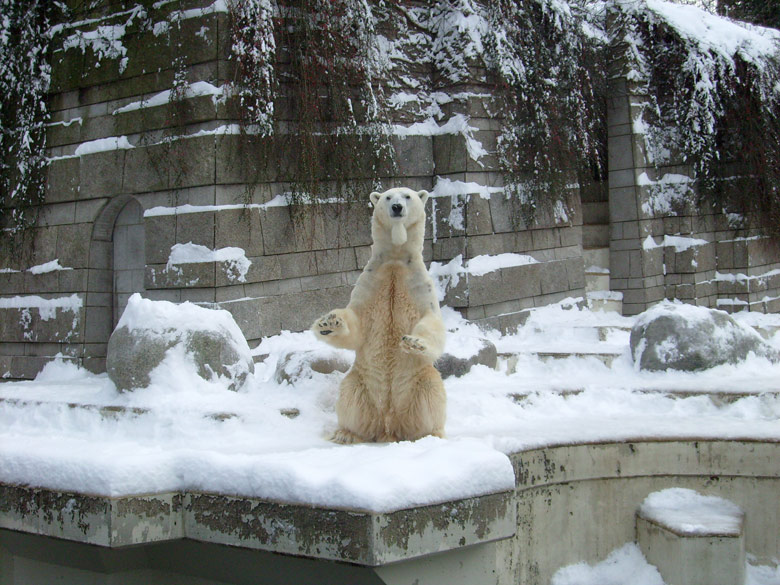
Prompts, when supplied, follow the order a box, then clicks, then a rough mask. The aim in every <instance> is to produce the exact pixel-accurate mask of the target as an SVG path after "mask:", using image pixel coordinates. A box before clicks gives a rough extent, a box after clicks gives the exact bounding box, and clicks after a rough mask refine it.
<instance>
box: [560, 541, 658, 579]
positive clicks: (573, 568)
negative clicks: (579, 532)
mask: <svg viewBox="0 0 780 585" xmlns="http://www.w3.org/2000/svg"><path fill="white" fill-rule="evenodd" d="M627 583H630V584H631V585H664V580H663V578H662V577H661V574H660V573H659V572H658V569H656V568H655V567H654V566H653V565H650V564H649V563H648V562H647V560H646V559H645V557H644V555H643V554H642V551H641V550H639V547H638V546H637V545H636V544H634V543H629V544H626V545H625V546H622V547H621V548H619V549H616V550H614V551H612V552H611V553H610V554H609V556H608V557H607V558H606V559H604V560H603V561H602V562H600V563H598V564H596V565H593V566H591V565H588V564H587V563H578V564H576V565H569V566H568V567H563V568H562V569H559V570H558V571H557V572H556V573H555V574H554V575H553V577H552V580H551V581H550V585H626V584H627Z"/></svg>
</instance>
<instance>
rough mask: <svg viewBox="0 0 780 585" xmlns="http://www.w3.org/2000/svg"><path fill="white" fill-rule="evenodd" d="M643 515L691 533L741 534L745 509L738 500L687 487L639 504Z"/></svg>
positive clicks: (671, 528)
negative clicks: (733, 500) (703, 492)
mask: <svg viewBox="0 0 780 585" xmlns="http://www.w3.org/2000/svg"><path fill="white" fill-rule="evenodd" d="M639 512H640V514H641V515H642V517H643V518H645V519H646V520H650V521H652V522H655V523H657V524H660V525H662V526H665V527H667V528H668V529H670V530H673V531H675V532H678V533H682V534H685V535H690V536H703V535H712V534H720V535H734V536H736V535H739V534H741V532H742V521H743V518H744V512H743V511H742V509H741V508H740V507H739V506H737V505H736V504H735V503H733V502H731V501H729V500H725V499H723V498H719V497H717V496H708V495H702V494H700V493H698V492H696V491H694V490H690V489H685V488H669V489H665V490H661V491H659V492H653V493H652V494H650V495H648V496H647V498H645V500H644V502H642V505H641V506H640V507H639Z"/></svg>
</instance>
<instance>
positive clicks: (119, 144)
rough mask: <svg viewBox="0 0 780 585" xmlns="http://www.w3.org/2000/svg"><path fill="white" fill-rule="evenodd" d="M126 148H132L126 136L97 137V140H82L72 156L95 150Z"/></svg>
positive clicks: (90, 152) (104, 150) (91, 152)
mask: <svg viewBox="0 0 780 585" xmlns="http://www.w3.org/2000/svg"><path fill="white" fill-rule="evenodd" d="M128 148H133V145H132V144H130V141H128V140H127V136H111V137H109V138H98V139H97V140H90V141H88V142H82V143H81V144H79V146H78V148H76V151H75V152H74V153H73V154H74V156H84V155H85V154H93V153H95V152H106V151H108V150H121V149H128Z"/></svg>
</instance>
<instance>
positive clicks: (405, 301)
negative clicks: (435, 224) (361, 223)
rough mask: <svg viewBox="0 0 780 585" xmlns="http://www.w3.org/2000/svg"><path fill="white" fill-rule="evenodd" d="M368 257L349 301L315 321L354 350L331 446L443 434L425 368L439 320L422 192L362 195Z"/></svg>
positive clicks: (325, 334)
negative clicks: (366, 206) (368, 211)
mask: <svg viewBox="0 0 780 585" xmlns="http://www.w3.org/2000/svg"><path fill="white" fill-rule="evenodd" d="M370 199H371V203H372V204H373V205H374V212H373V216H372V218H371V236H372V239H373V245H372V246H371V258H370V259H369V261H368V264H367V265H366V267H365V268H364V269H363V272H362V274H361V275H360V277H359V278H358V280H357V283H356V284H355V288H354V289H353V291H352V295H351V297H350V300H349V304H348V305H347V306H346V308H344V309H334V310H332V311H330V312H328V313H327V314H326V315H324V316H323V317H321V318H320V319H318V320H317V321H315V323H314V325H313V326H312V330H313V331H314V333H315V335H316V336H317V337H318V338H320V339H322V340H324V341H326V342H327V343H329V344H331V345H333V346H335V347H339V348H346V349H353V350H355V352H356V353H355V362H354V364H353V366H352V369H351V370H350V371H349V372H348V373H347V375H346V376H345V378H344V379H343V380H342V382H341V387H340V394H339V399H338V402H337V404H336V413H337V415H338V424H339V427H338V430H337V431H336V433H335V434H334V435H333V437H332V438H331V440H332V441H334V442H336V443H357V442H364V441H377V442H388V441H406V440H415V439H419V438H421V437H424V436H426V435H435V436H438V437H443V436H444V420H445V416H446V401H447V398H446V394H445V391H444V384H443V383H442V380H441V375H440V374H439V372H438V371H437V370H436V368H434V366H433V363H434V362H435V361H436V360H437V359H438V358H439V356H440V355H441V354H442V352H443V350H444V323H443V321H442V317H441V312H440V309H439V301H438V298H437V296H436V292H435V291H434V288H433V281H432V280H431V277H430V276H429V275H428V271H427V270H426V269H425V265H424V264H423V258H422V247H423V236H424V233H425V201H426V200H427V199H428V192H427V191H413V190H412V189H407V188H403V187H401V188H394V189H390V190H388V191H385V192H384V193H377V192H373V193H371V195H370Z"/></svg>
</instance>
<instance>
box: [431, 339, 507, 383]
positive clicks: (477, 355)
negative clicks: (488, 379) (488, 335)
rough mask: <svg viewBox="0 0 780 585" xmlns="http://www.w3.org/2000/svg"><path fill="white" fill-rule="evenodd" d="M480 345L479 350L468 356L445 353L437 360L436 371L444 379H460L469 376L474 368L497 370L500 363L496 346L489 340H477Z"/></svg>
mask: <svg viewBox="0 0 780 585" xmlns="http://www.w3.org/2000/svg"><path fill="white" fill-rule="evenodd" d="M475 341H476V342H477V343H479V344H480V345H479V349H477V350H476V351H475V352H474V353H471V354H470V355H467V356H459V355H455V354H452V353H448V352H445V353H444V354H443V355H442V356H441V357H440V358H439V359H438V360H436V369H437V370H439V372H440V373H441V377H442V378H449V377H450V376H455V377H456V378H459V377H460V376H463V375H465V374H467V373H468V372H469V371H470V370H471V368H472V367H473V366H476V365H482V366H487V367H488V368H492V369H495V368H496V364H497V362H498V352H497V351H496V346H495V345H494V344H493V343H492V342H490V341H488V340H487V339H478V340H475Z"/></svg>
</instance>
